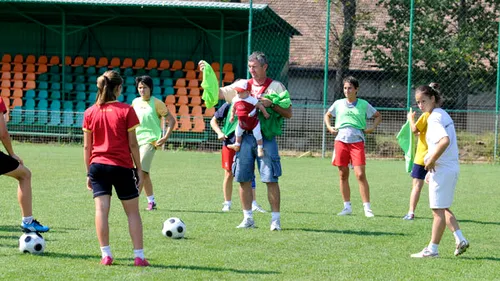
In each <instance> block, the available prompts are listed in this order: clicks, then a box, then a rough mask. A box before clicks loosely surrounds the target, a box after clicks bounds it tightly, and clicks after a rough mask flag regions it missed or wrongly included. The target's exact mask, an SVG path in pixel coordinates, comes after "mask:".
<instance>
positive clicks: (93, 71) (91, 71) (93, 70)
mask: <svg viewBox="0 0 500 281" xmlns="http://www.w3.org/2000/svg"><path fill="white" fill-rule="evenodd" d="M86 72H87V75H93V74H96V73H97V70H96V68H95V66H89V67H87V71H86Z"/></svg>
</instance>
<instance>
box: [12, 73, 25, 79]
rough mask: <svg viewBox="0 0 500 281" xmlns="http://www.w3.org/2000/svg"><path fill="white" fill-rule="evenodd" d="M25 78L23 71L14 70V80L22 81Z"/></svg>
mask: <svg viewBox="0 0 500 281" xmlns="http://www.w3.org/2000/svg"><path fill="white" fill-rule="evenodd" d="M23 78H24V76H23V73H22V72H14V77H13V79H12V80H14V81H15V80H19V81H22V80H23Z"/></svg>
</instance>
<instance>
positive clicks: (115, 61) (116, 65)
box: [108, 57, 121, 68]
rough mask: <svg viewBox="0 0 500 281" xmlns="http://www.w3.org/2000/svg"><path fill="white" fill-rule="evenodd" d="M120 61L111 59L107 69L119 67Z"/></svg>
mask: <svg viewBox="0 0 500 281" xmlns="http://www.w3.org/2000/svg"><path fill="white" fill-rule="evenodd" d="M120 64H121V61H120V58H117V57H114V58H112V59H111V62H110V63H109V66H108V68H115V67H120Z"/></svg>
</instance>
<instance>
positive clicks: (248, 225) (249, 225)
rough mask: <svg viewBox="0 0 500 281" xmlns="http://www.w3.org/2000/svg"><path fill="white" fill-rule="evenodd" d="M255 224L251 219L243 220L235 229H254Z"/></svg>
mask: <svg viewBox="0 0 500 281" xmlns="http://www.w3.org/2000/svg"><path fill="white" fill-rule="evenodd" d="M254 227H255V222H254V221H253V219H251V218H246V219H243V221H242V222H241V223H240V225H238V226H237V227H236V228H254Z"/></svg>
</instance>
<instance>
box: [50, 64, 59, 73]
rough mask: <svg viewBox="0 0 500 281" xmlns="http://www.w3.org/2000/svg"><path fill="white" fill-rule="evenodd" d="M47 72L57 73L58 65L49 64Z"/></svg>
mask: <svg viewBox="0 0 500 281" xmlns="http://www.w3.org/2000/svg"><path fill="white" fill-rule="evenodd" d="M49 72H50V73H52V74H57V73H59V65H52V66H50V69H49Z"/></svg>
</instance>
